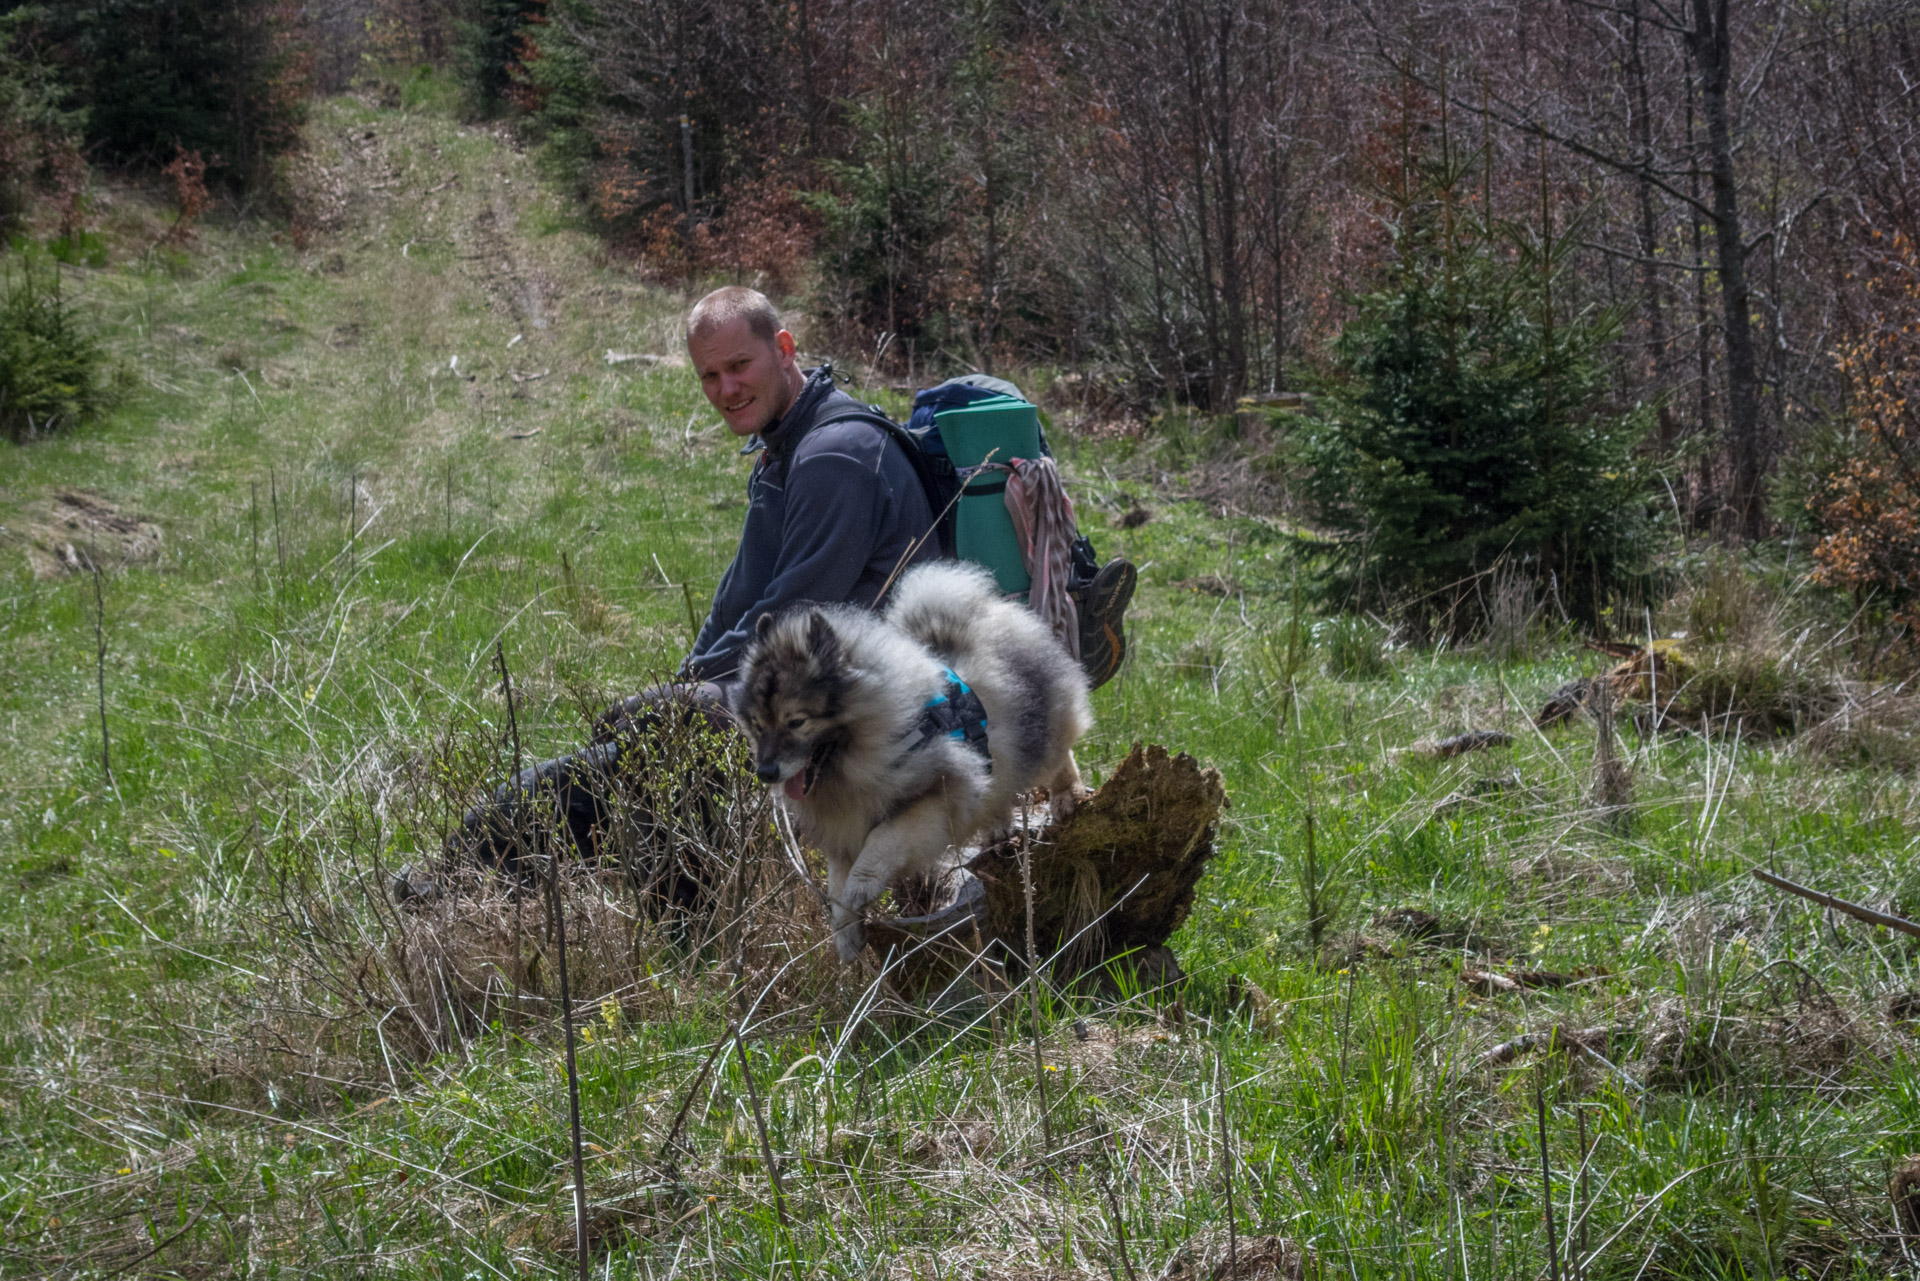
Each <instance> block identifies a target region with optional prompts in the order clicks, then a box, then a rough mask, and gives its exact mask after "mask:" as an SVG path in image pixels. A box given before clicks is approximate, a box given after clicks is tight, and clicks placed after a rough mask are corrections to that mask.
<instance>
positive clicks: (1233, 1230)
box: [1213, 1051, 1240, 1281]
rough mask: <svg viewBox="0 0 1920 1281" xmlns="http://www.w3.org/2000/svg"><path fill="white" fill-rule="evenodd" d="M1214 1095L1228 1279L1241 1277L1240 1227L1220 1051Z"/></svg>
mask: <svg viewBox="0 0 1920 1281" xmlns="http://www.w3.org/2000/svg"><path fill="white" fill-rule="evenodd" d="M1213 1072H1214V1087H1213V1092H1214V1097H1215V1099H1217V1100H1218V1107H1219V1109H1220V1167H1221V1169H1223V1170H1225V1171H1226V1178H1227V1281H1239V1278H1240V1227H1239V1225H1238V1224H1237V1223H1235V1222H1234V1213H1233V1131H1232V1129H1230V1128H1229V1126H1228V1123H1227V1061H1226V1059H1225V1058H1224V1057H1222V1056H1221V1055H1220V1054H1219V1052H1218V1051H1216V1052H1215V1053H1214V1056H1213Z"/></svg>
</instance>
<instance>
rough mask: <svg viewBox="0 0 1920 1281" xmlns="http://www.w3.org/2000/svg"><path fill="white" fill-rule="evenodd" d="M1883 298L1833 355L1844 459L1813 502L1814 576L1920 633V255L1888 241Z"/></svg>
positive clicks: (1881, 268)
mask: <svg viewBox="0 0 1920 1281" xmlns="http://www.w3.org/2000/svg"><path fill="white" fill-rule="evenodd" d="M1867 294H1868V297H1869V298H1871V299H1872V300H1874V302H1875V303H1877V304H1878V306H1877V307H1876V309H1875V314H1874V315H1873V318H1872V319H1871V320H1870V321H1869V322H1868V323H1866V324H1865V325H1863V326H1862V327H1861V330H1860V332H1859V333H1858V334H1857V336H1855V337H1854V338H1852V339H1851V340H1849V341H1848V342H1845V343H1843V344H1842V345H1841V346H1840V348H1839V350H1838V351H1837V352H1836V353H1835V361H1836V363H1837V364H1838V365H1839V368H1840V372H1841V374H1842V375H1844V377H1845V378H1846V380H1847V386H1848V390H1849V392H1850V394H1849V396H1848V406H1847V414H1846V417H1845V420H1844V421H1843V423H1842V424H1841V431H1842V434H1843V440H1842V442H1841V444H1842V448H1841V449H1840V450H1836V451H1835V453H1836V455H1837V457H1838V465H1837V467H1836V468H1835V470H1834V471H1832V472H1831V473H1830V474H1829V475H1828V476H1827V477H1826V479H1825V483H1824V485H1823V486H1821V487H1820V488H1819V489H1818V490H1817V491H1816V493H1815V494H1814V496H1813V497H1812V498H1811V499H1810V500H1809V502H1808V505H1809V507H1811V508H1812V509H1813V514H1814V516H1815V519H1816V520H1817V522H1818V523H1819V526H1820V528H1821V530H1822V531H1823V536H1822V538H1821V540H1820V542H1819V544H1818V545H1817V546H1816V547H1815V548H1814V552H1813V554H1814V560H1815V562H1816V564H1817V568H1816V570H1815V571H1814V573H1815V578H1816V579H1817V580H1818V581H1820V582H1822V583H1825V584H1827V585H1828V586H1832V587H1839V588H1843V589H1845V590H1846V591H1849V592H1852V593H1853V594H1854V596H1855V597H1856V598H1858V599H1859V600H1860V601H1861V602H1862V603H1863V604H1871V606H1872V607H1873V608H1874V610H1875V611H1876V612H1877V613H1879V614H1880V615H1881V617H1883V618H1885V619H1887V620H1888V621H1890V622H1892V623H1893V624H1895V626H1896V627H1898V628H1900V629H1902V630H1903V631H1904V632H1905V633H1906V635H1907V637H1908V639H1909V641H1911V640H1912V638H1913V637H1915V636H1916V635H1920V473H1916V471H1915V468H1916V467H1920V254H1916V252H1915V248H1914V245H1913V243H1912V242H1911V241H1910V240H1908V239H1907V238H1906V237H1905V236H1902V235H1896V236H1894V237H1892V239H1891V241H1890V243H1889V249H1888V252H1887V253H1885V254H1884V255H1883V256H1882V258H1881V261H1880V263H1879V265H1878V270H1877V271H1876V273H1875V274H1874V275H1873V277H1872V278H1870V279H1869V280H1868V282H1867Z"/></svg>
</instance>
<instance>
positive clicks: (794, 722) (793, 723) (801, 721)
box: [787, 716, 807, 729]
mask: <svg viewBox="0 0 1920 1281" xmlns="http://www.w3.org/2000/svg"><path fill="white" fill-rule="evenodd" d="M806 723H807V718H806V717H804V716H795V717H793V718H791V719H790V720H788V721H787V728H788V729H799V728H800V727H801V726H802V725H805V724H806Z"/></svg>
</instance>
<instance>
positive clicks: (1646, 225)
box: [1627, 0, 1677, 453]
mask: <svg viewBox="0 0 1920 1281" xmlns="http://www.w3.org/2000/svg"><path fill="white" fill-rule="evenodd" d="M1632 12H1633V25H1632V29H1631V30H1632V34H1631V36H1630V40H1629V44H1628V46H1627V53H1628V56H1627V70H1628V73H1629V74H1630V75H1631V76H1632V77H1633V90H1634V115H1633V130H1632V133H1633V145H1634V149H1635V150H1636V151H1637V152H1638V153H1639V155H1638V157H1637V159H1639V161H1640V162H1641V163H1642V164H1645V165H1650V164H1652V163H1653V107H1652V104H1651V102H1650V101H1649V94H1648V92H1647V61H1646V55H1645V52H1644V49H1643V46H1642V44H1641V39H1640V38H1641V23H1640V0H1633V11H1632ZM1635 185H1636V186H1637V187H1638V188H1639V191H1638V193H1637V194H1638V197H1639V211H1638V212H1639V215H1640V228H1639V231H1640V283H1641V290H1642V298H1643V302H1642V305H1643V306H1644V307H1645V308H1646V311H1647V355H1648V359H1649V363H1650V364H1651V366H1652V367H1651V369H1650V370H1649V371H1648V381H1649V382H1651V383H1652V385H1653V388H1654V390H1655V392H1656V393H1663V392H1665V391H1667V390H1669V386H1670V383H1671V381H1672V380H1671V378H1670V371H1669V369H1668V365H1669V356H1670V353H1669V352H1668V350H1667V315H1666V305H1665V302H1666V299H1665V294H1666V284H1665V282H1664V281H1663V280H1662V279H1661V278H1660V268H1659V267H1658V266H1656V265H1655V263H1656V259H1657V257H1658V253H1659V249H1660V232H1659V224H1658V223H1657V221H1656V220H1655V211H1654V207H1653V183H1652V182H1651V181H1650V180H1649V179H1648V178H1647V175H1646V174H1645V173H1644V172H1643V173H1641V175H1640V178H1639V181H1638V182H1637V183H1636V184H1635ZM1659 413H1660V449H1661V451H1662V452H1663V453H1664V452H1665V451H1667V450H1669V449H1671V448H1673V443H1674V437H1675V435H1676V434H1677V433H1676V432H1675V430H1674V421H1673V412H1672V410H1671V409H1669V408H1668V407H1667V406H1666V405H1665V404H1662V405H1661V406H1660V411H1659Z"/></svg>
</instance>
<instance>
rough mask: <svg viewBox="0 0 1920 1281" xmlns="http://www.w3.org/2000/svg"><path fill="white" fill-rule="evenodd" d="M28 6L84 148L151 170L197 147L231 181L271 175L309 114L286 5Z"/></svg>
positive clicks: (126, 0) (225, 0) (101, 2)
mask: <svg viewBox="0 0 1920 1281" xmlns="http://www.w3.org/2000/svg"><path fill="white" fill-rule="evenodd" d="M23 8H32V9H36V10H38V11H39V13H40V14H41V15H42V18H41V22H42V26H41V29H42V31H43V33H44V35H45V38H46V39H47V41H48V44H49V46H50V47H51V49H52V50H53V52H52V53H51V55H50V56H51V57H52V58H53V59H54V60H55V61H56V62H57V64H59V65H60V67H61V70H62V75H63V79H64V81H65V83H66V84H67V86H68V88H69V89H70V90H71V93H72V96H73V99H74V102H75V103H76V104H84V105H85V107H86V123H87V140H88V143H89V144H90V148H89V154H90V156H91V157H92V158H94V159H96V160H103V161H106V162H109V163H114V164H123V165H144V166H152V167H158V166H160V165H162V164H165V163H166V162H168V161H170V160H172V159H173V158H174V156H175V155H176V154H178V153H179V152H180V151H198V152H200V153H201V154H202V155H203V156H205V157H206V158H207V160H208V164H209V169H210V170H211V172H212V173H214V174H217V175H219V176H220V177H221V178H222V179H224V180H225V181H227V182H230V183H235V184H245V183H249V182H257V181H260V180H262V179H264V178H266V177H267V176H268V173H269V170H270V167H271V162H272V160H273V158H274V157H275V156H276V155H279V154H280V153H282V152H284V151H286V150H288V149H290V148H291V147H292V146H293V145H295V143H296V142H297V139H298V133H299V126H300V122H301V120H302V118H303V116H304V110H305V101H306V93H305V83H304V74H303V68H304V58H303V50H302V49H301V48H300V46H299V43H298V40H297V35H298V19H297V13H296V11H295V9H294V8H293V6H292V5H290V4H289V3H288V2H287V0H85V2H82V3H74V4H66V5H52V4H40V5H32V6H25V5H18V4H14V5H9V4H8V3H7V0H0V11H8V10H18V9H23Z"/></svg>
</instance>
